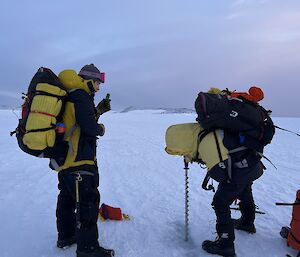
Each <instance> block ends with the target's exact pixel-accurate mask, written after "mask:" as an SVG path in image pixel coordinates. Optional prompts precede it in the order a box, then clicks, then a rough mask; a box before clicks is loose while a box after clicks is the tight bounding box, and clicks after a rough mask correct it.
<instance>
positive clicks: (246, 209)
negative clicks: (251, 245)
mask: <svg viewBox="0 0 300 257" xmlns="http://www.w3.org/2000/svg"><path fill="white" fill-rule="evenodd" d="M236 199H239V200H240V204H239V205H240V209H241V214H242V220H243V222H244V223H245V224H251V223H253V222H254V219H255V204H254V199H253V195H252V182H250V183H248V184H234V183H226V182H223V183H220V184H219V186H218V190H217V192H216V193H215V195H214V199H213V202H212V205H213V206H214V209H215V213H216V216H217V223H216V230H217V234H218V235H221V234H223V233H228V239H229V240H231V241H234V239H235V236H234V227H233V222H232V220H231V212H230V205H231V204H232V203H233V201H234V200H236Z"/></svg>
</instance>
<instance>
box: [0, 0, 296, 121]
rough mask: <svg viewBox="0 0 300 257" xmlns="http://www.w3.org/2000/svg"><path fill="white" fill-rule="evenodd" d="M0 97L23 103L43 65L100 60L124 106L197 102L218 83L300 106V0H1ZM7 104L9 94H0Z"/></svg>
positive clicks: (285, 112) (284, 106) (290, 110)
mask: <svg viewBox="0 0 300 257" xmlns="http://www.w3.org/2000/svg"><path fill="white" fill-rule="evenodd" d="M0 35H1V36H0V37H1V40H0V51H1V55H0V70H1V81H0V100H1V102H2V104H6V103H7V101H8V102H9V103H13V104H14V105H16V104H17V103H20V104H21V101H20V100H19V99H20V95H21V92H24V91H26V88H27V86H28V83H29V82H30V79H31V77H32V75H33V74H34V73H35V71H36V70H37V68H39V67H40V66H44V67H49V68H51V69H52V70H53V71H54V72H56V73H59V72H60V71H61V70H63V69H74V70H76V71H79V69H80V68H81V67H82V66H83V65H85V64H90V63H94V64H95V65H96V66H98V67H99V68H100V69H101V70H103V71H105V72H106V76H107V77H106V79H107V80H106V83H105V84H104V86H103V91H102V93H101V92H100V94H99V96H98V97H97V100H98V99H100V98H102V97H104V96H105V94H106V93H107V92H109V93H111V98H112V105H113V107H114V108H115V109H121V108H125V107H127V106H135V107H146V108H151V107H187V108H193V106H194V100H195V98H196V96H197V93H198V92H199V91H207V90H208V89H209V88H210V87H211V86H214V87H220V88H226V87H228V88H229V89H236V90H238V91H239V90H247V89H248V88H249V87H250V86H251V85H253V84H255V85H258V86H260V87H262V88H263V90H264V92H265V99H264V101H263V102H262V105H264V106H265V107H266V108H269V109H272V110H273V113H274V115H276V116H300V108H299V104H298V103H299V95H300V87H299V86H300V1H299V0H294V1H289V0H252V1H251V0H228V1H226V0H215V1H213V0H206V1H205V0H203V1H200V0H186V1H182V0H180V1H179V0H151V1H148V0H110V1H100V0H98V1H88V0H86V1H82V0H81V1H74V0H73V1H63V0H60V1H58V0H51V1H40V0H39V1H38V0H37V1H33V0H26V1H16V0H10V1H2V2H1V10H0ZM0 105H1V103H0Z"/></svg>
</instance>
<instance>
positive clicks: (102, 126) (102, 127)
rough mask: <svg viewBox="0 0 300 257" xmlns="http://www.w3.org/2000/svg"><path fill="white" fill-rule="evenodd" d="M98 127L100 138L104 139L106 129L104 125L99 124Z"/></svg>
mask: <svg viewBox="0 0 300 257" xmlns="http://www.w3.org/2000/svg"><path fill="white" fill-rule="evenodd" d="M98 127H99V130H100V134H99V136H100V137H103V136H104V134H105V127H104V125H103V124H102V123H100V124H98Z"/></svg>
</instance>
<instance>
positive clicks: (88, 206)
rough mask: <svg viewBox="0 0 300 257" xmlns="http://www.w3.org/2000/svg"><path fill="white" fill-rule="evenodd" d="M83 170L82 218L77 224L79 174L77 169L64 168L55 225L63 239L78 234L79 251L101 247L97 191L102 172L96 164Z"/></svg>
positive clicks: (81, 183) (80, 190) (59, 236)
mask: <svg viewBox="0 0 300 257" xmlns="http://www.w3.org/2000/svg"><path fill="white" fill-rule="evenodd" d="M79 172H80V173H81V175H80V176H81V181H79V182H78V185H79V188H78V189H79V190H78V191H79V199H80V204H79V206H80V212H79V213H80V220H79V222H80V223H79V224H80V226H78V223H76V214H75V209H76V177H77V176H78V175H77V174H78V171H76V170H75V171H74V168H73V171H70V170H63V171H60V172H59V173H58V181H59V184H58V189H59V190H60V192H59V195H58V198H57V208H56V218H57V219H56V224H57V231H58V239H59V240H64V239H68V238H70V237H72V236H74V235H76V240H77V250H79V251H89V250H90V249H92V248H94V247H98V246H99V243H98V227H97V219H98V208H99V202H100V194H99V191H98V186H99V174H98V168H97V167H96V166H88V168H85V169H84V170H80V171H79Z"/></svg>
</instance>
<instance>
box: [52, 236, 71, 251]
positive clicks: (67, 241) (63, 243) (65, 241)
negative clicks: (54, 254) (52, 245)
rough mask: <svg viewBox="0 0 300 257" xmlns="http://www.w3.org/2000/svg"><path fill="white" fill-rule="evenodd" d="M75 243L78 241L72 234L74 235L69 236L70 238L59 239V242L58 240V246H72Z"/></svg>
mask: <svg viewBox="0 0 300 257" xmlns="http://www.w3.org/2000/svg"><path fill="white" fill-rule="evenodd" d="M75 243H76V237H75V236H72V237H69V238H66V239H58V240H57V242H56V246H57V247H58V248H64V247H68V246H71V245H73V244H75Z"/></svg>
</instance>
